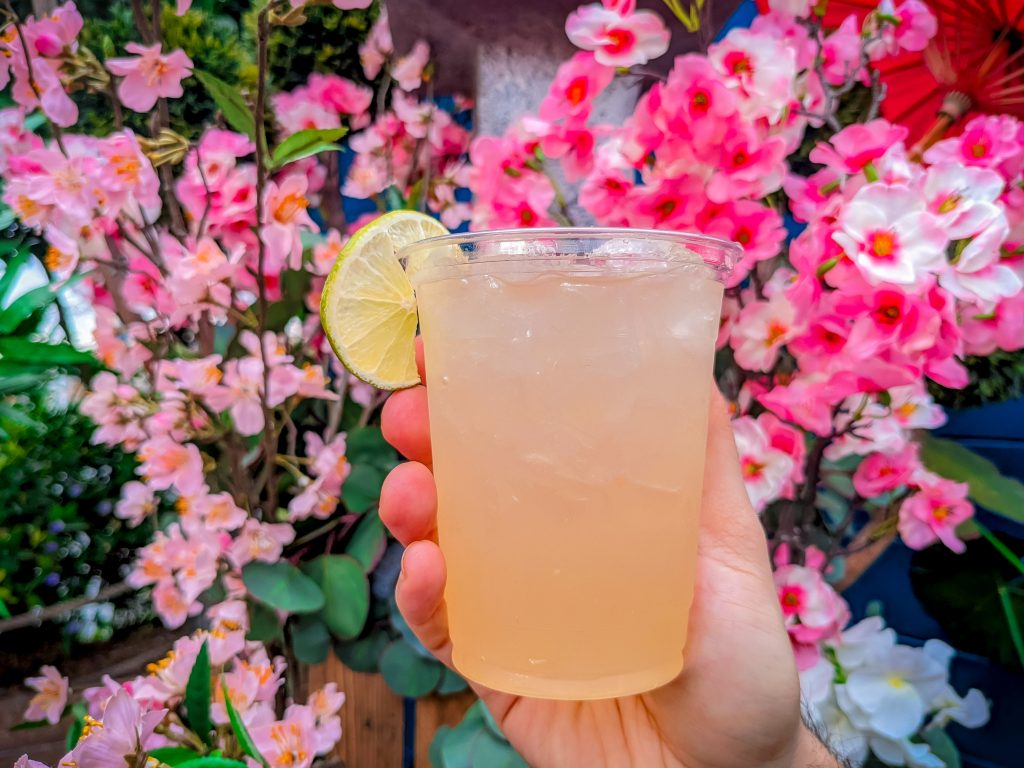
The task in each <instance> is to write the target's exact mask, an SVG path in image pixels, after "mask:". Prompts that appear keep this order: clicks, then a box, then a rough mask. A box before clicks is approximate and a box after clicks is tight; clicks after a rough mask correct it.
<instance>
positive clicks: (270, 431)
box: [253, 2, 277, 514]
mask: <svg viewBox="0 0 1024 768" xmlns="http://www.w3.org/2000/svg"><path fill="white" fill-rule="evenodd" d="M273 6H274V3H273V2H270V3H267V5H266V6H264V7H263V9H262V10H261V11H260V13H259V16H258V18H257V22H256V23H257V32H256V41H257V53H256V65H257V80H256V107H255V110H254V114H253V117H254V119H255V124H256V230H257V231H256V237H257V240H258V241H259V245H258V248H259V254H258V256H257V262H256V283H257V290H258V291H259V310H258V312H257V316H258V318H259V331H258V335H259V345H260V355H261V357H262V360H263V391H262V393H261V394H260V404H261V405H262V407H263V421H264V427H263V470H262V472H261V474H260V480H259V483H258V487H259V488H265V489H266V491H267V507H268V512H269V513H271V514H272V513H273V511H274V509H276V508H277V484H276V483H275V482H274V455H275V454H276V453H277V443H276V439H275V429H274V413H273V410H272V409H271V408H270V405H269V402H268V399H269V397H270V365H269V361H268V359H267V348H266V344H265V343H264V341H263V334H264V333H265V332H266V330H267V288H266V258H267V246H266V243H265V242H264V241H263V233H262V231H260V230H261V225H262V218H263V202H264V196H265V194H266V186H267V158H266V154H267V147H266V144H265V142H264V140H263V135H264V131H263V130H261V129H262V126H263V119H264V113H265V111H266V103H267V42H268V39H269V38H270V22H269V14H270V9H271V8H272V7H273Z"/></svg>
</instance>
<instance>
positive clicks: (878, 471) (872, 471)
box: [853, 443, 921, 499]
mask: <svg viewBox="0 0 1024 768" xmlns="http://www.w3.org/2000/svg"><path fill="white" fill-rule="evenodd" d="M920 466H921V465H920V462H919V461H918V458H917V444H916V443H910V444H909V445H907V447H906V448H904V449H903V450H899V451H896V452H895V453H872V454H870V455H869V456H868V457H867V458H866V459H864V461H862V462H861V463H860V464H859V465H858V466H857V471H856V472H854V473H853V487H854V489H855V490H856V491H857V493H858V494H859V495H860V496H861V497H862V498H865V499H873V498H875V497H876V496H881V495H882V494H883V493H888V492H889V491H894V490H896V489H897V488H899V487H900V486H902V485H906V484H907V483H908V482H909V481H910V478H911V476H912V475H913V474H914V473H915V472H917V471H918V470H919V469H920Z"/></svg>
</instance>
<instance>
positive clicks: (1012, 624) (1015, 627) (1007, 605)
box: [997, 584, 1024, 667]
mask: <svg viewBox="0 0 1024 768" xmlns="http://www.w3.org/2000/svg"><path fill="white" fill-rule="evenodd" d="M997 591H998V593H999V604H1000V605H1001V606H1002V609H1003V615H1004V616H1005V617H1006V628H1007V629H1008V630H1009V632H1010V639H1011V640H1012V642H1013V649H1014V650H1015V651H1016V652H1017V660H1018V661H1019V662H1020V665H1021V666H1022V667H1024V633H1021V631H1020V622H1019V621H1017V612H1016V611H1015V610H1014V608H1013V601H1012V600H1011V599H1010V590H1009V589H1007V587H1006V585H1005V584H1000V585H999V587H998V589H997Z"/></svg>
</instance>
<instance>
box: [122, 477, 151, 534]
mask: <svg viewBox="0 0 1024 768" xmlns="http://www.w3.org/2000/svg"><path fill="white" fill-rule="evenodd" d="M156 507H157V503H156V499H155V497H154V496H153V489H152V488H150V487H149V486H148V485H145V484H144V483H140V482H138V481H136V480H130V481H128V482H127V483H125V484H124V485H122V486H121V498H120V499H118V502H117V504H115V505H114V515H115V516H116V517H119V518H121V519H122V520H127V521H128V525H129V526H130V527H132V528H134V527H135V526H137V525H138V524H139V523H141V522H142V521H143V520H145V519H146V518H147V517H149V516H150V515H152V514H153V513H154V512H156Z"/></svg>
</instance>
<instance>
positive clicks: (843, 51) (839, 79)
mask: <svg viewBox="0 0 1024 768" xmlns="http://www.w3.org/2000/svg"><path fill="white" fill-rule="evenodd" d="M860 44H861V37H860V26H859V25H858V24H857V17H856V16H853V15H852V14H851V15H850V16H847V17H846V18H845V19H843V23H842V24H840V25H839V28H838V29H836V30H835V31H833V32H832V33H831V34H830V35H829V36H828V37H826V38H825V43H824V45H822V47H821V58H822V70H823V71H824V73H825V79H826V80H828V82H829V83H830V84H831V85H842V84H843V83H844V82H846V78H847V77H848V75H849V73H850V72H853V71H854V68H855V67H859V66H860ZM861 72H862V74H864V73H863V70H861ZM854 125H857V123H855V124H854ZM861 125H863V124H861ZM867 125H870V123H867ZM850 127H853V126H850ZM833 138H834V137H833Z"/></svg>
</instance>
